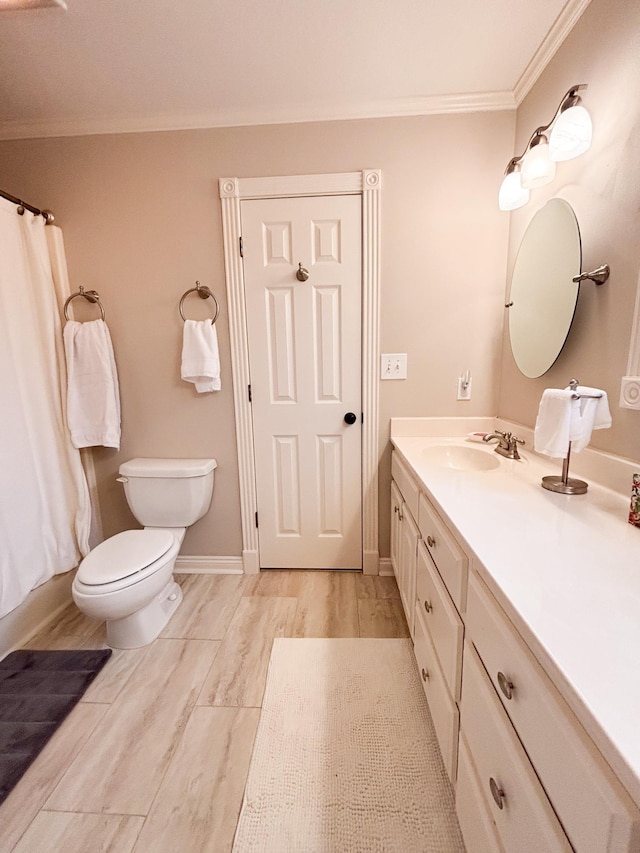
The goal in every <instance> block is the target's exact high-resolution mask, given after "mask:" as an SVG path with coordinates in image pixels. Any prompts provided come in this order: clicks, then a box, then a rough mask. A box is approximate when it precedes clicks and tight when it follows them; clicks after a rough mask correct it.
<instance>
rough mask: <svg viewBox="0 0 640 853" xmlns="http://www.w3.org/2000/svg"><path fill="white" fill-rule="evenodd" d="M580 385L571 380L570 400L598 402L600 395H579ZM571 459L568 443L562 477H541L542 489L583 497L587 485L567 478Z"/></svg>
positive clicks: (576, 381) (582, 481)
mask: <svg viewBox="0 0 640 853" xmlns="http://www.w3.org/2000/svg"><path fill="white" fill-rule="evenodd" d="M579 384H580V383H579V382H578V380H577V379H571V380H570V382H569V388H570V389H571V391H573V393H572V395H571V399H572V400H581V399H582V398H584V399H585V400H599V399H600V398H601V397H602V394H579V393H578V390H577V389H578V385H579ZM570 459H571V442H569V447H568V448H567V455H566V457H565V458H564V459H563V460H562V475H561V476H560V477H558V476H557V475H554V476H549V477H543V478H542V488H543V489H548V490H549V491H550V492H559V493H560V494H561V495H584V494H585V492H586V491H587V489H588V488H589V485H588V483H585V481H584V480H578V479H575V478H573V477H570V476H569V460H570Z"/></svg>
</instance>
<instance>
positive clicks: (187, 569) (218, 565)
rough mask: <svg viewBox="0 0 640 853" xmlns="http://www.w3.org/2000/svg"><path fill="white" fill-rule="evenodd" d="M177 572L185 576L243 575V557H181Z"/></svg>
mask: <svg viewBox="0 0 640 853" xmlns="http://www.w3.org/2000/svg"><path fill="white" fill-rule="evenodd" d="M175 571H176V572H177V573H178V574H183V575H243V574H244V567H243V563H242V557H189V556H179V557H178V559H177V560H176V568H175Z"/></svg>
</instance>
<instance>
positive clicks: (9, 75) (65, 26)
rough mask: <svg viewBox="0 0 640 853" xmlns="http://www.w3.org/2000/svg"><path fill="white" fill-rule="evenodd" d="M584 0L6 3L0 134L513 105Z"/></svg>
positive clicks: (0, 48)
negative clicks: (9, 6)
mask: <svg viewBox="0 0 640 853" xmlns="http://www.w3.org/2000/svg"><path fill="white" fill-rule="evenodd" d="M588 3H589V0H535V2H531V0H483V2H479V1H478V0H186V2H184V0H183V2H176V0H67V6H68V11H66V12H65V11H63V10H61V9H58V8H49V9H37V10H33V9H31V10H25V11H4V12H2V13H0V138H5V139H7V138H22V137H30V136H55V135H76V134H85V133H107V132H125V131H135V130H156V129H169V128H189V127H215V126H222V125H240V124H264V123H274V122H281V121H282V122H295V121H307V120H324V119H341V118H360V117H374V116H387V115H389V116H391V115H416V114H426V113H432V112H450V111H460V110H470V109H508V108H513V107H514V106H515V105H516V104H517V103H518V102H519V100H520V99H521V98H522V97H523V96H524V94H526V91H528V88H530V86H531V85H533V82H534V81H535V79H536V78H537V76H538V75H539V73H540V72H541V71H542V69H543V68H544V66H545V65H546V63H547V62H548V61H549V59H550V58H551V56H552V55H553V53H554V52H555V50H556V49H557V48H558V46H559V45H560V43H561V42H562V40H563V39H564V37H565V36H566V35H567V33H568V32H569V30H570V29H571V27H572V26H573V24H574V23H575V21H576V20H577V18H578V17H579V16H580V14H581V13H582V11H583V10H584V8H585V7H586V6H587V5H588ZM1 6H2V0H0V8H1Z"/></svg>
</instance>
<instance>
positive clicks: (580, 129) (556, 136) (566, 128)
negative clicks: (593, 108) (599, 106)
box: [549, 104, 593, 162]
mask: <svg viewBox="0 0 640 853" xmlns="http://www.w3.org/2000/svg"><path fill="white" fill-rule="evenodd" d="M592 136H593V125H592V124H591V116H590V115H589V113H588V112H587V110H586V109H585V108H584V107H583V106H582V105H581V104H577V105H576V106H575V107H569V109H567V110H564V112H561V113H560V115H559V116H558V118H557V119H556V122H555V124H554V125H553V128H552V130H551V135H550V136H549V156H550V157H551V159H552V160H555V161H556V162H561V161H563V160H572V159H573V158H574V157H578V156H579V155H580V154H584V152H585V151H587V150H588V149H589V147H590V146H591V138H592Z"/></svg>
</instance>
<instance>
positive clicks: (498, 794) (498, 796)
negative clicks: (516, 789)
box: [489, 776, 504, 809]
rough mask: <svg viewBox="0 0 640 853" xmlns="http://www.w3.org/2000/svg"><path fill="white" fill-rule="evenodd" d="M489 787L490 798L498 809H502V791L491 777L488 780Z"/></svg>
mask: <svg viewBox="0 0 640 853" xmlns="http://www.w3.org/2000/svg"><path fill="white" fill-rule="evenodd" d="M489 787H490V788H491V796H492V797H493V799H494V801H495V804H496V805H497V806H498V808H499V809H503V808H504V791H503V790H502V788H501V787H500V785H498V783H497V782H496V780H495V779H494V778H493V776H492V777H491V778H490V779H489Z"/></svg>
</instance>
